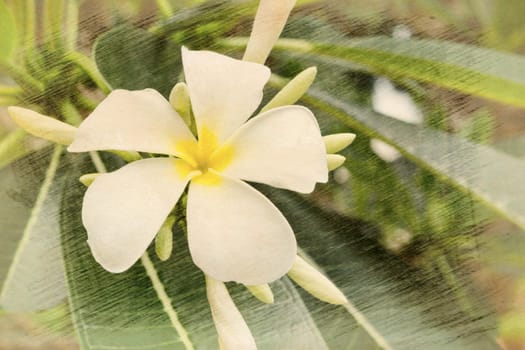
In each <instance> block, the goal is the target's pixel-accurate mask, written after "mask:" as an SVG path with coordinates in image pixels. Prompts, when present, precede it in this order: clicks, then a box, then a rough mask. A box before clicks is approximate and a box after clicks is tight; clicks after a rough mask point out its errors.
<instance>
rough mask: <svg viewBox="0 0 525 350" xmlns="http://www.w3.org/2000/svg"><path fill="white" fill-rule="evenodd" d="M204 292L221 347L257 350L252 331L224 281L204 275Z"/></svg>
mask: <svg viewBox="0 0 525 350" xmlns="http://www.w3.org/2000/svg"><path fill="white" fill-rule="evenodd" d="M206 294H207V296H208V302H209V303H210V309H211V314H212V316H213V322H214V323H215V328H216V329H217V334H218V335H219V341H220V343H221V349H222V348H224V349H239V350H240V349H242V350H250V349H252V350H257V346H256V345H255V340H254V339H253V336H252V333H251V332H250V329H249V328H248V326H247V325H246V322H245V321H244V318H243V317H242V315H241V313H240V312H239V310H238V309H237V307H236V306H235V304H234V303H233V300H232V298H231V296H230V294H229V293H228V290H227V289H226V286H225V285H224V283H222V282H220V281H217V280H214V279H213V278H211V277H209V276H206Z"/></svg>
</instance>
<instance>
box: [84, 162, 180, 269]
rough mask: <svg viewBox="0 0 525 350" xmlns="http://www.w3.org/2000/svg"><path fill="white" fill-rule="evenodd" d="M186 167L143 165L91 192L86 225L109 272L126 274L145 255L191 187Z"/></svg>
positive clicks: (109, 177) (102, 180) (98, 182)
mask: <svg viewBox="0 0 525 350" xmlns="http://www.w3.org/2000/svg"><path fill="white" fill-rule="evenodd" d="M183 163H184V162H183V161H182V160H176V159H172V158H151V159H144V160H139V161H136V162H133V163H130V164H128V165H126V166H124V167H122V168H120V169H119V170H117V171H115V172H112V173H108V174H102V175H100V176H98V177H97V178H96V179H95V181H94V182H93V183H92V184H91V186H89V188H88V189H87V191H86V194H85V196H84V204H83V208H82V221H83V222H84V226H85V227H86V229H87V232H88V244H89V246H90V248H91V252H92V253H93V256H94V257H95V259H96V260H97V261H98V262H99V263H100V265H102V266H103V267H104V268H105V269H106V270H108V271H110V272H122V271H125V270H127V269H128V268H130V267H131V266H132V265H133V264H134V263H135V262H136V261H137V260H138V259H139V258H140V256H141V255H142V254H143V253H144V251H145V250H146V248H147V247H148V245H149V244H150V243H151V241H152V240H153V238H154V237H155V235H156V234H157V232H158V231H159V229H160V227H161V226H162V224H163V222H164V219H166V217H167V216H168V214H169V213H170V211H171V210H172V208H173V206H174V205H175V203H176V202H177V200H178V199H179V197H180V195H181V194H182V192H183V191H184V188H185V187H186V184H187V183H188V176H187V175H186V174H184V172H183V170H184V168H183Z"/></svg>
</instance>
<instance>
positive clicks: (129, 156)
mask: <svg viewBox="0 0 525 350" xmlns="http://www.w3.org/2000/svg"><path fill="white" fill-rule="evenodd" d="M108 152H110V153H113V154H114V155H116V156H119V157H120V158H122V159H123V160H125V161H126V162H128V163H131V162H134V161H136V160H140V159H142V157H141V156H140V154H139V152H135V151H119V150H113V149H112V150H108Z"/></svg>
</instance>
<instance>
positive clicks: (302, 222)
mask: <svg viewBox="0 0 525 350" xmlns="http://www.w3.org/2000/svg"><path fill="white" fill-rule="evenodd" d="M75 171H77V173H76V174H75V175H74V176H71V180H70V181H69V182H68V183H67V184H66V186H64V188H63V199H62V206H63V208H62V210H61V213H62V217H61V228H62V244H63V248H64V256H65V265H66V273H67V281H68V286H69V298H70V305H71V308H72V313H73V320H74V323H75V326H76V329H77V332H78V335H79V338H80V343H81V347H82V348H83V349H98V348H103V347H118V348H119V349H137V348H155V349H213V348H217V338H216V337H217V335H216V333H215V329H214V326H213V322H212V319H211V315H210V311H209V307H208V303H207V300H206V295H205V285H204V276H203V274H202V272H201V271H200V270H199V269H198V268H196V267H195V265H194V264H193V262H192V260H191V257H190V255H189V251H188V247H187V243H186V237H185V235H184V234H183V232H182V231H181V230H180V229H179V228H178V227H177V228H176V229H175V230H174V251H173V256H172V257H171V258H170V259H169V260H167V261H165V262H162V261H160V260H159V259H157V258H156V257H155V254H154V247H153V245H152V246H151V247H150V249H149V251H148V257H147V258H142V259H141V261H139V262H137V263H136V264H135V265H134V266H133V267H132V268H131V269H130V270H128V271H126V272H124V273H121V274H111V273H109V272H107V271H105V270H103V269H102V268H101V267H100V266H99V265H98V264H97V263H96V262H95V260H94V258H93V257H92V255H91V253H90V251H89V248H88V246H87V244H86V243H85V240H86V233H85V230H84V228H83V227H82V223H81V202H82V196H83V194H84V192H85V188H84V187H83V186H81V185H80V184H79V183H78V181H74V178H75V177H77V176H79V175H80V174H82V173H86V172H93V171H94V169H93V168H92V166H90V165H89V164H88V163H86V164H85V165H83V166H81V167H78V168H77V169H75ZM263 190H264V191H265V192H267V193H268V195H270V198H271V199H272V200H274V201H275V202H276V203H277V205H278V206H279V207H280V208H281V209H282V210H283V213H284V214H285V216H286V217H287V218H288V219H289V221H290V223H291V225H292V227H293V228H294V230H295V232H296V234H297V237H298V241H299V244H300V245H301V246H302V247H303V248H304V250H305V252H306V253H307V254H308V255H309V257H310V258H313V259H314V260H315V261H316V262H317V263H318V264H319V265H320V266H321V268H323V269H324V270H325V272H326V273H327V274H328V276H330V277H331V278H332V279H333V280H334V281H335V282H336V283H337V284H338V285H339V286H340V287H341V288H342V290H343V291H344V292H345V294H346V295H347V296H348V297H349V299H350V300H351V302H353V306H348V307H346V308H345V307H342V306H333V305H328V304H325V303H321V302H319V301H317V300H316V299H314V298H313V297H311V296H309V295H307V294H306V293H304V292H303V291H302V290H301V289H300V288H298V287H297V286H295V285H294V284H293V283H292V282H290V281H289V280H288V279H287V278H286V277H285V278H283V279H281V280H279V281H276V282H274V283H272V284H271V287H272V289H273V292H274V294H275V299H276V303H275V304H273V305H267V304H263V303H261V302H259V301H258V300H256V299H255V298H254V297H253V296H252V295H251V294H250V293H249V292H248V291H247V290H246V289H245V288H244V287H242V286H241V285H235V284H232V283H229V284H228V287H229V289H230V291H231V293H232V296H233V298H234V300H235V302H236V304H237V305H238V307H239V309H240V310H241V312H242V314H243V316H244V317H245V319H246V321H247V323H248V325H249V327H250V329H251V331H252V333H253V334H254V337H255V339H256V342H257V344H258V347H259V349H343V348H354V347H355V348H374V347H377V346H378V344H386V346H383V347H384V348H385V349H414V348H422V347H424V348H425V349H441V348H443V346H447V349H456V348H457V349H470V348H471V349H479V348H480V344H483V346H484V348H487V349H492V348H496V347H495V346H492V345H490V341H489V340H488V338H486V337H485V336H484V335H483V334H484V333H485V331H484V329H485V328H483V327H486V326H487V325H486V321H487V320H486V319H485V318H484V317H481V316H479V315H476V317H477V318H476V319H470V318H469V317H466V316H465V315H463V314H462V312H461V311H458V308H457V306H456V304H455V300H454V297H453V296H452V295H453V294H451V293H450V291H449V290H448V289H447V287H443V284H441V287H439V288H438V287H436V283H437V282H432V281H430V282H429V281H428V277H427V278H426V280H427V282H424V280H425V276H422V277H421V281H420V280H418V283H414V280H413V279H411V278H410V277H415V276H416V275H414V272H413V271H411V270H410V268H408V267H407V266H405V265H404V264H403V263H402V262H401V261H399V260H398V259H397V258H396V257H392V256H388V255H387V254H385V253H384V252H383V251H381V250H380V249H379V248H378V246H377V243H376V240H375V239H373V238H372V239H371V238H370V237H371V236H373V232H374V231H375V230H374V228H373V227H371V226H369V225H367V224H364V223H362V222H356V221H351V220H348V219H346V218H343V217H341V216H338V215H335V214H332V213H327V212H324V211H322V210H321V209H319V208H317V207H314V206H312V205H311V204H309V203H308V202H305V201H304V200H303V199H302V198H301V197H299V196H296V195H293V194H290V193H288V192H284V191H269V190H268V189H266V188H263ZM146 210H147V209H146ZM400 276H404V277H402V278H399V277H400ZM429 290H431V291H432V293H431V295H432V297H431V298H430V297H429V295H430V294H429V293H428V292H429ZM478 301H479V300H478ZM478 310H481V308H478ZM355 316H357V317H358V319H359V322H356V320H355V318H354V317H355ZM360 325H361V326H360ZM422 325H424V326H422ZM362 326H363V327H362ZM352 344H354V345H352Z"/></svg>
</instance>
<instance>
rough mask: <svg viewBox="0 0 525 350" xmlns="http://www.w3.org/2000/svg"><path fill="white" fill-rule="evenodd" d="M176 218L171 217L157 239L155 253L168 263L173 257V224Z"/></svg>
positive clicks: (164, 224)
mask: <svg viewBox="0 0 525 350" xmlns="http://www.w3.org/2000/svg"><path fill="white" fill-rule="evenodd" d="M174 223H175V216H173V215H169V216H168V217H167V218H166V220H165V221H164V223H163V224H162V226H161V227H160V229H159V232H158V233H157V236H156V237H155V253H157V256H158V257H159V259H160V260H162V261H166V260H168V259H169V257H170V256H171V251H172V250H173V230H172V228H173V224H174Z"/></svg>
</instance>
